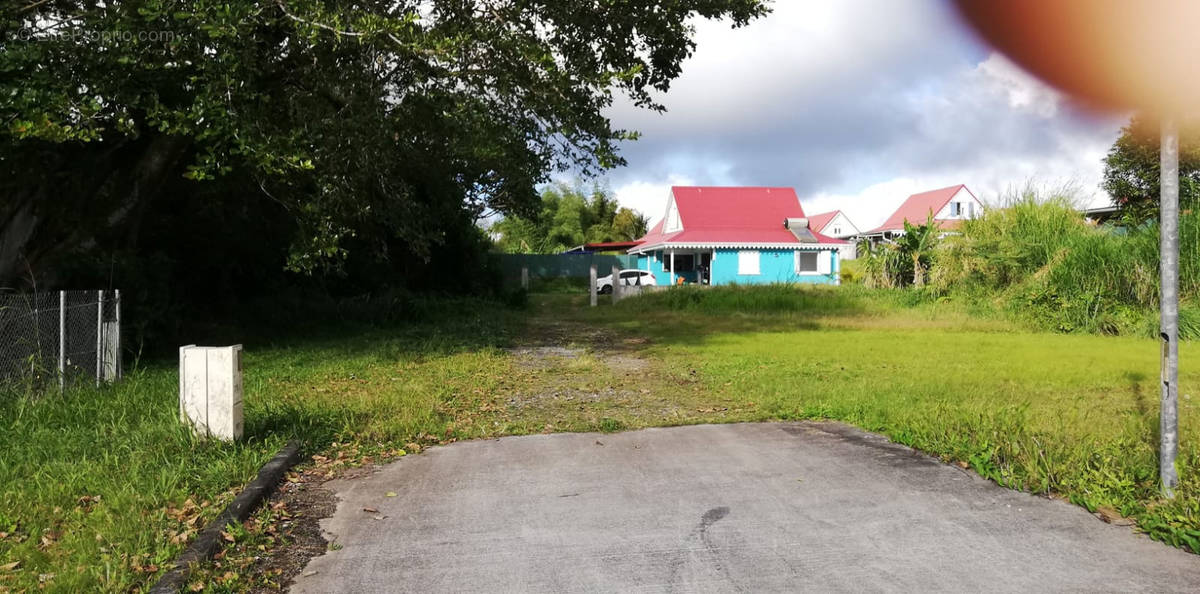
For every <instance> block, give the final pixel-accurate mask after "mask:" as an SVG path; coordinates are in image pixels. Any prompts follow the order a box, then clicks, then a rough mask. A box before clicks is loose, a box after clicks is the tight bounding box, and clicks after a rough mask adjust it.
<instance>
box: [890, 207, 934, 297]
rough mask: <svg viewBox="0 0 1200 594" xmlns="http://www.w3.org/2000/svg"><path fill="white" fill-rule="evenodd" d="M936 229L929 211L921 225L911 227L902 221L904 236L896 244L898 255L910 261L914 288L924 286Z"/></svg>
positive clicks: (931, 257) (911, 225) (930, 261)
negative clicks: (898, 249)
mask: <svg viewBox="0 0 1200 594" xmlns="http://www.w3.org/2000/svg"><path fill="white" fill-rule="evenodd" d="M937 241H938V228H937V223H935V222H934V220H933V212H932V211H930V213H929V216H928V218H926V219H925V223H924V224H923V225H913V224H912V223H909V222H908V221H907V220H906V221H904V235H903V236H901V237H900V238H899V239H898V240H897V241H896V244H897V246H898V247H899V248H900V253H902V254H904V255H906V256H908V257H909V259H911V260H912V284H913V286H914V287H923V286H925V271H926V270H928V269H929V266H930V264H931V263H932V260H933V248H934V247H935V246H937Z"/></svg>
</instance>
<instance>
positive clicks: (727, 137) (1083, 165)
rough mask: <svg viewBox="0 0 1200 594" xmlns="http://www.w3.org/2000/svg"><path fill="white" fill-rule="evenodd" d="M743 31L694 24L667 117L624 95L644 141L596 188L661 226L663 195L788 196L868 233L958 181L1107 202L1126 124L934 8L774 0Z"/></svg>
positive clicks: (902, 0) (898, 0) (625, 111)
mask: <svg viewBox="0 0 1200 594" xmlns="http://www.w3.org/2000/svg"><path fill="white" fill-rule="evenodd" d="M773 6H774V12H773V13H772V14H770V15H768V16H767V17H765V18H763V19H760V20H758V21H755V22H754V23H752V24H750V25H749V26H746V27H743V28H740V29H732V28H730V26H729V24H728V23H722V22H712V21H698V22H697V23H696V28H697V33H696V42H697V48H696V51H695V53H694V54H693V55H692V57H690V58H689V59H688V60H687V61H686V62H685V63H684V66H683V73H682V75H681V76H680V78H678V79H677V80H676V81H675V82H674V83H673V84H672V86H671V89H670V91H669V92H667V93H665V94H661V95H659V96H658V97H657V99H658V100H659V102H660V103H662V104H663V105H664V106H665V107H666V108H667V112H666V113H664V114H659V113H655V112H652V111H648V110H643V109H639V108H636V107H634V106H633V105H632V104H630V103H629V102H628V101H625V100H623V99H618V100H617V102H616V103H615V104H614V105H613V106H612V108H611V109H609V110H608V113H607V115H608V116H609V117H610V118H611V119H612V121H613V124H614V126H615V127H617V128H623V129H633V130H637V131H639V132H641V134H642V136H641V138H640V139H639V140H637V141H634V142H629V143H624V144H623V148H622V154H623V155H624V156H625V158H626V159H627V160H628V162H629V164H628V166H626V167H623V168H620V169H616V170H614V171H611V172H609V174H607V175H606V177H605V181H606V182H607V183H608V185H609V186H610V187H611V188H612V190H613V191H614V193H615V194H616V197H617V199H618V200H619V201H620V203H621V204H622V205H625V206H629V207H632V208H634V209H635V210H638V211H640V212H642V213H643V214H646V215H647V216H649V217H650V219H651V221H652V222H653V221H655V220H657V219H659V218H661V216H662V214H663V213H662V211H663V210H664V208H665V204H666V197H667V194H668V191H669V188H670V186H672V185H747V186H788V187H792V188H795V190H796V193H797V194H798V195H799V196H800V201H801V204H802V205H803V207H804V210H805V212H806V213H807V214H810V215H811V214H817V213H820V212H825V211H829V210H834V209H841V210H842V211H844V212H845V213H847V215H848V216H849V217H850V218H851V220H852V221H853V222H854V223H855V225H856V226H858V227H859V228H860V229H862V230H866V229H869V228H872V227H874V226H876V225H878V224H880V223H882V222H883V220H884V219H886V218H887V216H888V215H889V214H890V213H891V212H892V211H893V210H895V209H896V207H897V206H899V204H900V203H901V202H902V201H903V200H904V198H906V197H907V196H908V195H909V194H912V193H915V192H920V191H924V190H932V189H937V188H942V187H946V186H950V185H955V184H959V183H963V184H966V185H967V187H969V188H970V189H971V190H972V191H973V192H974V193H975V194H976V195H977V196H978V197H979V198H980V199H982V200H984V201H985V203H996V202H998V201H1002V200H1003V199H1004V197H1005V196H1007V195H1010V193H1011V192H1013V191H1016V190H1019V189H1021V188H1024V187H1026V186H1029V185H1031V184H1032V185H1034V186H1039V187H1044V188H1056V187H1063V186H1066V185H1069V186H1071V187H1072V188H1073V189H1074V191H1075V193H1076V197H1077V200H1079V201H1080V202H1081V203H1083V204H1084V205H1094V204H1100V203H1106V202H1107V201H1108V198H1107V196H1106V195H1105V194H1104V193H1103V191H1102V190H1101V189H1100V188H1099V187H1098V185H1099V183H1100V179H1101V174H1102V169H1103V165H1102V163H1101V159H1102V158H1103V157H1104V155H1105V153H1106V152H1107V151H1108V149H1109V147H1110V146H1111V145H1112V143H1113V141H1115V140H1116V138H1117V136H1118V134H1119V132H1120V127H1121V126H1122V125H1123V124H1124V123H1125V121H1126V120H1127V119H1128V114H1116V115H1114V114H1104V115H1101V114H1089V113H1086V112H1084V111H1083V110H1081V109H1079V108H1078V107H1077V106H1074V105H1072V104H1071V103H1070V101H1068V100H1067V99H1065V98H1064V97H1062V96H1061V95H1059V94H1058V93H1057V92H1055V91H1054V90H1053V89H1051V88H1049V87H1047V86H1045V85H1044V84H1042V83H1041V82H1040V81H1038V80H1036V79H1034V78H1033V77H1031V76H1030V75H1028V74H1026V73H1025V72H1023V71H1022V70H1021V69H1020V68H1018V67H1017V66H1015V65H1014V64H1013V63H1011V62H1010V61H1008V60H1007V59H1006V58H1004V57H1003V56H1002V55H999V54H997V53H994V52H993V51H992V50H991V49H989V48H987V47H986V46H985V45H983V44H982V43H981V42H979V41H977V40H976V39H975V38H974V37H973V36H972V34H971V33H970V32H969V31H968V30H967V29H966V28H965V27H964V26H963V25H960V24H959V22H958V21H957V20H956V18H955V15H954V13H953V9H952V7H950V6H949V5H948V4H947V3H946V2H944V1H942V0H838V1H837V2H830V1H813V2H810V1H808V0H777V1H776V2H775V3H774V5H773Z"/></svg>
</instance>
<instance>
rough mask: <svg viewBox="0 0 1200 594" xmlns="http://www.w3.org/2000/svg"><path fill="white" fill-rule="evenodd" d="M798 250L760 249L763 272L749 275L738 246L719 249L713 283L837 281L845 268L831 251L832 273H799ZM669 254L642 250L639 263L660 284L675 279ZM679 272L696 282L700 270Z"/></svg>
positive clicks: (759, 266) (760, 267)
mask: <svg viewBox="0 0 1200 594" xmlns="http://www.w3.org/2000/svg"><path fill="white" fill-rule="evenodd" d="M793 252H794V250H782V249H780V250H759V253H758V257H759V261H758V271H759V274H755V275H747V274H738V273H737V271H738V250H720V249H719V250H717V251H716V254H714V256H713V262H712V284H714V285H728V284H732V283H737V284H742V285H758V284H768V283H813V284H837V279H838V273H839V271H840V268H841V262H840V261H839V260H838V256H837V252H836V251H830V253H829V258H830V260H831V262H830V270H831V271H832V273H831V274H796V272H795V256H794V255H793ZM666 257H667V255H666V253H665V252H652V253H650V254H639V255H638V259H637V267H638V269H639V270H649V271H650V272H651V273H652V274H654V279H655V281H657V282H658V284H660V285H665V284H668V283H670V282H671V274H670V273H668V272H667V271H666V270H665V269H664V268H663V264H662V262H663V259H664V258H666ZM677 276H682V277H683V278H684V279H686V280H687V282H689V283H694V282H696V278H697V273H695V272H681V273H679V274H678V275H677Z"/></svg>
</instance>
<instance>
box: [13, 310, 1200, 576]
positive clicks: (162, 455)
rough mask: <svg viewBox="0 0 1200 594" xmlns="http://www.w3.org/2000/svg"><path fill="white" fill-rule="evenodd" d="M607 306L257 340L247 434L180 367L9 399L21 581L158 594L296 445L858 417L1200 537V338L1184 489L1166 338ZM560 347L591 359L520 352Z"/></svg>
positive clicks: (915, 442) (999, 321)
mask: <svg viewBox="0 0 1200 594" xmlns="http://www.w3.org/2000/svg"><path fill="white" fill-rule="evenodd" d="M586 301H587V298H586V295H584V294H582V293H580V294H577V295H569V294H534V295H532V296H531V297H530V302H531V303H530V306H529V309H528V310H523V311H514V310H509V309H505V308H503V307H500V306H497V305H490V304H486V303H482V302H476V301H466V302H453V303H449V304H446V305H442V306H428V307H425V306H422V307H419V308H418V309H419V310H420V312H421V315H419V316H408V317H407V318H406V319H408V320H409V321H404V320H397V321H395V322H391V323H388V324H386V325H382V326H376V327H372V326H366V325H362V324H354V325H351V326H348V327H341V328H338V329H336V330H333V331H329V330H326V331H323V332H319V333H310V335H309V337H307V338H305V337H303V336H292V337H290V338H288V339H287V340H281V341H279V342H278V343H271V342H270V341H263V340H259V341H257V343H256V341H253V340H248V339H247V340H245V342H246V343H247V351H246V358H245V370H246V372H245V373H246V375H245V382H246V406H247V409H246V439H245V440H243V441H242V442H240V443H237V444H221V443H215V442H208V441H202V440H196V439H194V438H192V437H191V436H190V434H189V433H188V431H186V430H185V429H184V428H183V427H182V426H181V425H180V423H179V422H178V420H177V419H176V410H177V409H176V407H177V404H176V402H177V401H176V399H177V383H176V382H177V379H176V375H175V368H174V363H173V362H164V363H160V364H151V365H145V366H142V367H141V368H139V369H136V370H134V371H132V372H131V373H129V374H128V376H127V378H126V379H125V381H123V382H121V383H119V384H117V385H114V386H110V387H106V388H103V389H100V390H91V389H81V390H77V391H70V392H68V393H67V394H65V395H63V396H59V395H57V394H56V393H49V394H44V395H40V396H32V395H29V394H22V393H15V394H4V395H0V501H3V502H4V503H3V507H0V591H2V590H3V588H10V589H12V590H14V591H20V590H22V589H35V588H38V587H39V585H45V586H46V587H47V588H48V589H49V590H51V591H92V590H100V591H129V590H141V589H144V588H146V587H147V586H148V585H149V584H150V583H151V582H152V580H153V578H154V576H155V574H156V572H159V571H161V569H162V567H161V566H162V565H164V564H165V562H166V561H167V560H169V559H171V558H173V556H174V555H175V554H176V553H177V552H178V551H179V550H180V549H181V548H182V547H183V546H184V543H185V542H186V541H187V539H188V538H190V537H191V536H193V535H194V532H195V530H196V529H197V528H199V527H202V526H203V524H204V523H205V522H206V521H207V520H208V519H210V518H212V517H213V516H214V515H215V514H216V513H217V511H218V509H219V508H220V507H221V505H222V504H223V503H225V502H227V501H228V500H229V499H230V498H231V497H232V496H233V494H234V493H235V492H236V490H237V489H238V488H239V487H240V486H241V485H242V484H244V483H245V482H247V481H248V480H249V479H250V478H252V477H253V475H254V473H255V472H256V471H257V468H258V466H259V465H260V464H261V463H262V462H264V461H265V460H267V459H268V458H269V457H270V456H271V455H273V453H274V452H275V451H276V449H277V448H278V447H279V446H281V445H282V444H283V443H284V442H285V441H286V440H287V439H289V438H291V437H300V438H302V439H304V440H306V442H307V443H308V444H309V448H308V451H309V453H315V454H326V455H333V454H332V452H345V451H347V450H350V451H353V452H357V453H356V454H354V455H369V456H374V457H375V458H376V459H378V458H380V457H387V456H389V455H393V454H395V453H396V450H398V449H409V450H411V449H412V446H413V445H417V446H423V445H427V444H431V443H440V442H446V441H451V440H455V439H469V438H477V437H490V436H497V435H509V434H523V433H534V432H545V431H619V430H628V429H636V428H640V427H647V426H657V425H677V424H688V423H704V422H733V421H761V420H773V419H802V418H803V419H838V420H842V421H845V422H848V423H851V424H854V425H858V426H860V427H863V428H866V429H869V430H872V431H878V432H881V433H883V434H886V435H888V436H889V437H891V438H892V439H894V440H895V441H898V442H900V443H904V444H908V445H911V446H913V447H916V448H919V449H922V450H924V451H927V452H930V453H932V454H934V455H937V456H940V457H942V458H943V459H944V460H946V461H950V462H961V463H965V464H966V465H968V466H969V467H971V468H973V469H974V470H976V471H977V472H979V473H980V474H981V475H983V476H986V477H988V478H990V479H993V480H995V481H997V482H999V483H1001V484H1004V485H1007V486H1010V487H1013V488H1020V489H1027V490H1030V491H1034V492H1038V493H1054V494H1058V495H1061V496H1063V497H1066V498H1068V499H1070V500H1071V501H1074V502H1075V503H1077V504H1080V505H1084V506H1086V507H1088V508H1090V509H1096V508H1100V507H1110V508H1113V509H1115V510H1117V511H1119V512H1121V513H1123V514H1126V515H1129V516H1131V517H1134V518H1136V519H1137V520H1138V523H1139V526H1140V527H1141V528H1142V529H1144V530H1146V531H1147V532H1149V533H1150V534H1151V535H1152V536H1153V537H1155V538H1158V539H1160V540H1164V541H1166V542H1169V543H1171V544H1174V545H1176V546H1184V547H1189V548H1191V550H1193V551H1194V550H1197V549H1198V548H1200V546H1198V545H1200V542H1198V540H1197V539H1200V481H1198V478H1200V450H1198V448H1197V447H1196V444H1197V440H1198V439H1200V422H1198V421H1197V408H1196V407H1197V400H1196V399H1197V398H1200V391H1198V388H1200V368H1197V367H1196V366H1195V365H1193V364H1191V362H1192V361H1195V360H1196V358H1197V357H1198V356H1200V345H1195V344H1190V343H1189V344H1185V345H1184V346H1183V349H1182V354H1181V359H1182V361H1183V363H1184V366H1183V369H1182V370H1181V389H1180V393H1181V402H1180V418H1181V420H1182V422H1181V456H1180V470H1181V474H1182V476H1183V483H1182V485H1181V488H1180V490H1179V495H1178V496H1177V497H1176V499H1174V500H1172V501H1163V500H1161V499H1160V498H1159V496H1158V484H1157V478H1156V475H1157V473H1156V464H1157V463H1156V454H1155V452H1156V447H1157V437H1156V427H1157V419H1158V407H1157V402H1158V392H1157V381H1156V378H1157V356H1158V348H1157V344H1156V343H1155V342H1154V341H1152V340H1149V339H1141V338H1136V337H1112V336H1097V335H1084V334H1072V335H1064V334H1049V333H1038V332H1033V331H1030V330H1029V329H1028V328H1029V326H1028V325H1026V324H1025V323H1023V322H1020V321H1016V322H1014V321H1012V319H1011V317H1010V316H1008V315H1007V314H1006V312H1004V311H1002V310H997V309H989V308H986V307H984V308H981V307H979V306H976V305H972V304H970V303H967V302H962V301H950V302H939V301H930V300H927V299H921V298H919V297H915V296H914V293H913V292H911V291H900V290H897V291H869V290H866V289H863V288H861V287H825V288H820V287H813V288H799V287H794V286H792V287H789V286H773V287H761V288H746V287H730V288H716V289H702V288H694V287H682V288H673V289H671V290H669V291H665V292H659V293H651V294H647V295H644V296H641V297H638V298H634V299H628V300H625V301H622V302H621V303H619V304H617V305H615V306H614V305H610V304H609V303H610V301H609V300H602V301H601V303H602V306H601V307H597V308H588V307H586ZM414 320H416V321H414ZM547 342H549V343H554V344H561V345H568V346H570V345H571V344H572V343H573V346H574V347H577V348H578V349H579V350H578V351H573V352H576V353H577V355H575V356H559V355H553V354H552V355H549V356H545V357H540V358H530V357H528V356H525V355H519V354H514V353H512V352H510V351H509V350H506V348H505V347H508V346H514V345H515V346H521V345H524V344H543V343H547ZM335 443H336V444H338V445H335ZM96 496H99V499H96V498H95V497H96ZM189 500H190V501H191V503H189ZM260 515H261V514H260ZM232 532H233V533H234V536H235V537H236V536H237V535H238V534H240V532H239V531H238V530H233V531H232ZM11 563H18V565H17V566H15V567H8V566H9V565H10V564H11ZM50 574H53V575H52V576H51V575H50ZM226 587H227V588H232V589H236V588H234V586H232V585H227V586H226Z"/></svg>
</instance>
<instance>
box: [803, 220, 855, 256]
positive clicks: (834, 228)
mask: <svg viewBox="0 0 1200 594" xmlns="http://www.w3.org/2000/svg"><path fill="white" fill-rule="evenodd" d="M808 226H809V227H810V228H812V230H813V231H816V232H817V233H820V234H822V235H827V236H829V237H834V238H837V239H844V240H846V241H848V242H850V243H849V244H848V245H847V246H846V247H844V248H842V249H841V250H840V251H839V252H838V253H839V254H840V255H841V258H842V259H843V260H853V259H854V258H855V247H856V246H855V244H854V242H855V239H856V238H857V237H858V234H859V231H858V227H856V226H855V225H854V223H852V222H850V217H848V216H846V213H844V212H842V211H840V210H835V211H831V212H823V213H821V214H815V215H812V216H811V217H808Z"/></svg>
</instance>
